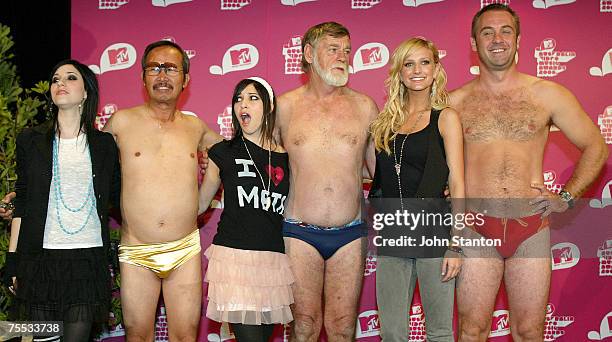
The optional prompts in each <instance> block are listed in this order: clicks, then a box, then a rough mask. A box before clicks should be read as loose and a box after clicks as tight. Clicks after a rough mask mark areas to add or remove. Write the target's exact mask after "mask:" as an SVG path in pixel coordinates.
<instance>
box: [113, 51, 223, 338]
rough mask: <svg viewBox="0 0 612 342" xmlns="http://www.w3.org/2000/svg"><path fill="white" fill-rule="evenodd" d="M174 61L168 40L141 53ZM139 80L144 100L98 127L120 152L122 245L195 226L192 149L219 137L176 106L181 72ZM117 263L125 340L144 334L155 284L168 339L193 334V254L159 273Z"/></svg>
mask: <svg viewBox="0 0 612 342" xmlns="http://www.w3.org/2000/svg"><path fill="white" fill-rule="evenodd" d="M181 61H182V60H181V54H180V52H179V51H178V50H176V49H175V48H173V47H169V46H162V47H158V48H155V49H153V50H152V51H151V52H150V54H149V55H148V56H147V63H153V62H156V63H159V64H162V63H165V64H168V63H172V64H174V65H175V66H178V67H179V68H181V65H182V62H181ZM143 82H144V86H145V88H146V90H147V93H148V95H149V101H148V102H147V103H145V104H143V105H140V106H137V107H133V108H129V109H126V110H121V111H118V112H117V113H115V114H113V116H112V117H111V119H110V120H109V121H108V122H107V124H106V126H105V127H104V131H106V132H110V133H112V134H113V136H114V137H115V140H116V141H117V146H118V147H119V152H120V160H121V178H122V188H121V214H122V217H123V222H122V226H121V244H123V245H133V244H142V243H158V242H167V241H174V240H178V239H182V238H184V237H185V236H187V235H188V234H190V233H191V232H193V231H194V229H197V225H196V218H197V213H198V179H197V172H198V165H197V164H198V163H197V154H198V151H202V150H204V149H205V147H206V146H210V145H212V144H213V143H215V142H217V141H220V140H221V137H220V136H219V135H218V134H217V133H215V132H213V131H212V130H210V129H209V128H208V127H207V126H206V124H205V123H204V122H202V121H201V120H200V119H198V118H196V117H193V116H189V115H185V114H183V113H181V112H180V111H179V110H177V100H178V98H179V95H180V93H181V91H182V89H183V88H184V87H186V86H187V84H188V83H189V75H188V74H184V73H183V72H182V71H181V72H179V73H178V75H168V74H167V71H166V70H163V71H161V72H160V73H159V74H158V75H147V73H144V74H143ZM155 199H157V200H155ZM120 267H121V302H122V309H123V317H124V322H125V326H126V331H127V340H128V341H150V340H152V338H153V334H154V323H155V311H156V308H157V298H158V297H159V293H160V290H161V291H162V293H163V296H164V304H165V306H166V312H167V316H168V328H169V335H170V340H171V341H195V339H196V336H197V327H198V324H199V321H200V307H201V296H202V293H201V291H202V290H201V287H202V285H201V283H202V275H201V259H200V254H198V255H196V256H194V257H193V258H191V259H190V260H189V261H187V262H186V263H185V264H183V265H181V266H180V267H179V268H177V269H175V270H173V271H172V273H171V274H170V275H169V276H168V277H167V278H164V279H163V280H162V279H160V278H158V277H157V276H156V275H155V274H154V273H153V272H152V271H150V270H147V269H145V268H142V267H137V266H134V265H130V264H125V263H121V264H120Z"/></svg>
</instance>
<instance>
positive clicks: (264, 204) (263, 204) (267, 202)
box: [242, 136, 272, 211]
mask: <svg viewBox="0 0 612 342" xmlns="http://www.w3.org/2000/svg"><path fill="white" fill-rule="evenodd" d="M242 143H243V144H244V148H246V151H247V153H248V155H249V158H250V159H251V161H252V162H253V166H255V171H257V174H258V175H259V179H261V186H262V187H263V188H264V189H265V190H266V191H267V192H268V197H267V198H266V199H265V200H264V199H262V202H261V207H262V208H263V209H264V210H266V211H267V210H268V209H269V208H270V203H271V202H272V201H271V200H270V195H271V194H270V179H271V178H272V177H270V175H268V187H267V188H266V184H265V182H264V179H263V176H262V175H261V172H259V168H258V167H257V164H256V163H255V160H254V159H253V156H251V152H250V151H249V147H248V146H247V143H246V141H244V136H242ZM268 165H272V151H271V148H270V149H269V150H268Z"/></svg>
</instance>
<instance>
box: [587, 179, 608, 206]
mask: <svg viewBox="0 0 612 342" xmlns="http://www.w3.org/2000/svg"><path fill="white" fill-rule="evenodd" d="M609 205H612V180H610V181H608V183H607V184H606V185H605V186H604V187H603V190H601V200H598V199H596V198H593V199H592V200H591V201H589V206H590V207H591V208H596V209H602V208H605V207H607V206H609Z"/></svg>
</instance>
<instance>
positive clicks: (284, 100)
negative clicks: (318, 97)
mask: <svg viewBox="0 0 612 342" xmlns="http://www.w3.org/2000/svg"><path fill="white" fill-rule="evenodd" d="M303 95H304V86H301V87H298V88H295V89H293V90H289V91H288V92H286V93H284V94H282V95H281V96H279V97H278V99H277V100H276V118H277V122H278V123H279V124H282V123H283V122H286V121H287V120H288V117H289V116H290V115H291V112H292V108H293V107H294V105H295V103H296V102H297V101H298V100H299V99H300V98H302V97H303Z"/></svg>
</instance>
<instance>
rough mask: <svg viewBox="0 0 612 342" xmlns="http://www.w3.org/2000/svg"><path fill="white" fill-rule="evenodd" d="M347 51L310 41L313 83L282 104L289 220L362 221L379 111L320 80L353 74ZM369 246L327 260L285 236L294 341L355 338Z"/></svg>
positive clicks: (343, 42) (346, 44) (357, 245)
mask: <svg viewBox="0 0 612 342" xmlns="http://www.w3.org/2000/svg"><path fill="white" fill-rule="evenodd" d="M349 54H350V40H349V38H348V37H346V36H345V37H332V36H325V37H323V38H321V39H320V40H319V41H318V42H317V43H316V44H315V46H312V45H310V44H307V45H306V47H305V50H304V56H305V58H306V60H307V61H308V63H310V69H309V76H310V80H309V82H308V83H307V84H306V85H304V86H302V87H299V88H297V89H295V90H292V91H290V92H288V93H286V94H284V95H283V96H281V97H280V98H279V99H278V111H277V125H278V127H279V133H280V137H281V139H282V143H283V146H284V147H285V149H286V150H287V152H288V153H289V164H290V167H291V187H290V190H289V196H288V199H287V207H286V210H285V217H287V218H291V219H298V220H301V221H303V222H307V223H310V224H315V225H319V226H323V227H332V226H341V225H344V224H347V223H349V222H351V221H353V220H355V219H357V218H359V217H360V214H361V213H360V201H361V198H362V167H363V163H364V157H365V151H366V146H367V145H368V144H369V136H368V127H369V124H370V122H371V121H372V120H373V119H374V118H375V116H376V115H377V113H378V109H377V107H376V104H375V103H374V101H373V100H372V99H371V98H369V97H367V96H365V95H363V94H360V93H358V92H356V91H354V90H351V89H349V88H348V87H346V86H344V85H330V84H329V82H326V81H324V79H323V77H322V75H321V73H326V74H327V76H328V77H331V78H332V79H336V80H337V79H342V78H343V77H348V58H349ZM315 57H316V58H317V63H318V66H319V69H320V70H319V71H316V70H315V69H316V68H314V65H313V63H315ZM340 83H342V82H340ZM365 243H366V241H365V238H361V239H356V240H354V241H352V242H350V243H349V244H347V245H345V246H343V247H341V248H340V249H339V250H338V251H337V252H336V253H335V254H334V255H333V256H332V257H330V258H329V259H327V260H323V258H322V257H321V255H320V254H319V252H318V251H317V250H316V249H315V248H314V247H313V246H311V245H309V244H307V243H306V242H304V241H301V240H298V239H295V238H285V249H286V253H287V255H288V256H289V258H290V260H291V264H292V270H293V273H294V276H295V279H296V281H295V283H294V284H293V287H292V289H293V295H294V298H295V304H294V307H292V311H293V315H294V319H295V321H294V323H293V329H292V332H291V340H292V341H317V340H318V338H319V333H320V331H321V327H322V326H324V327H325V331H326V333H327V336H328V339H329V340H330V341H350V340H353V339H354V334H355V320H356V317H357V309H358V301H359V295H360V293H361V281H362V277H363V267H364V256H365V254H364V252H365V250H364V247H365ZM322 298H323V301H322V300H321V299H322ZM323 308H324V309H323Z"/></svg>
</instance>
